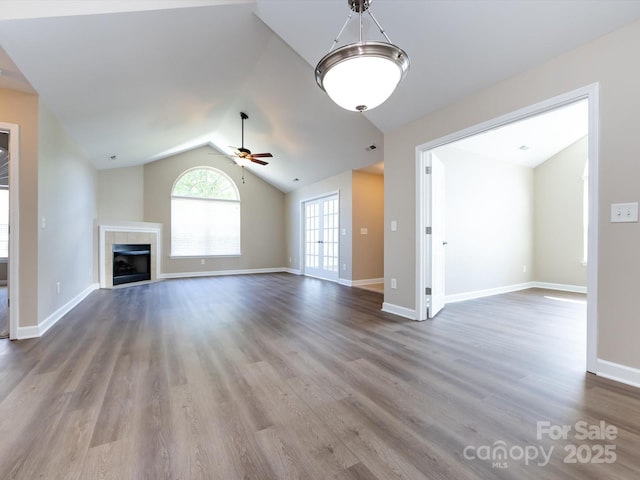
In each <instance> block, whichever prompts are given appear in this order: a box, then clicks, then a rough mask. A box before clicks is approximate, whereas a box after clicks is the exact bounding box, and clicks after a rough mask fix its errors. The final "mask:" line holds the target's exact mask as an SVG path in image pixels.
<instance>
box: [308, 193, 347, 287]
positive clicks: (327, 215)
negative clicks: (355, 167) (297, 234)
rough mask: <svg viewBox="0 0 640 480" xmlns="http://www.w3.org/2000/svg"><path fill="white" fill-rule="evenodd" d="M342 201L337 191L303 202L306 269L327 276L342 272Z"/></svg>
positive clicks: (335, 276) (320, 276) (314, 274)
mask: <svg viewBox="0 0 640 480" xmlns="http://www.w3.org/2000/svg"><path fill="white" fill-rule="evenodd" d="M339 229H340V202H339V199H338V195H332V196H330V197H324V198H319V199H315V200H309V201H307V202H305V203H304V273H305V275H310V276H313V277H319V278H324V279H327V280H334V281H337V280H338V274H339V270H338V267H339V262H340V258H339V240H340V238H339Z"/></svg>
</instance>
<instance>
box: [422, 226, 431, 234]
mask: <svg viewBox="0 0 640 480" xmlns="http://www.w3.org/2000/svg"><path fill="white" fill-rule="evenodd" d="M424 233H425V234H427V235H431V227H425V229H424Z"/></svg>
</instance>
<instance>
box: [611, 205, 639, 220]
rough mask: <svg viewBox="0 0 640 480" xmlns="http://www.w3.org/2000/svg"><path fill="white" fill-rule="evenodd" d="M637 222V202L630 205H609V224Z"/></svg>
mask: <svg viewBox="0 0 640 480" xmlns="http://www.w3.org/2000/svg"><path fill="white" fill-rule="evenodd" d="M637 221H638V202H632V203H612V204H611V222H612V223H624V222H637Z"/></svg>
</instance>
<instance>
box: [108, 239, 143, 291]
mask: <svg viewBox="0 0 640 480" xmlns="http://www.w3.org/2000/svg"><path fill="white" fill-rule="evenodd" d="M145 280H151V245H150V244H148V243H147V244H122V243H114V244H113V284H114V285H122V284H123V283H131V282H142V281H145Z"/></svg>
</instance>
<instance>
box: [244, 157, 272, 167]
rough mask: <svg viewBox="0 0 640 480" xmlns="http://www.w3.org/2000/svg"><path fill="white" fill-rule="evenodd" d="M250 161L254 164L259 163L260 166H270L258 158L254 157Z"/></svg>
mask: <svg viewBox="0 0 640 480" xmlns="http://www.w3.org/2000/svg"><path fill="white" fill-rule="evenodd" d="M249 160H251V161H252V162H253V163H257V164H258V165H269V162H265V161H264V160H258V159H257V158H253V156H252V157H251V158H250V159H249Z"/></svg>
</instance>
